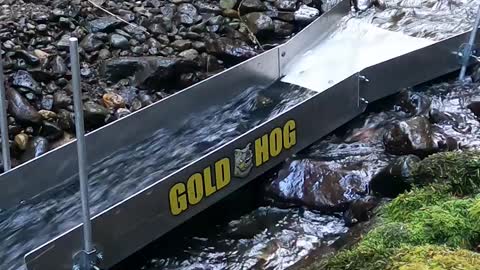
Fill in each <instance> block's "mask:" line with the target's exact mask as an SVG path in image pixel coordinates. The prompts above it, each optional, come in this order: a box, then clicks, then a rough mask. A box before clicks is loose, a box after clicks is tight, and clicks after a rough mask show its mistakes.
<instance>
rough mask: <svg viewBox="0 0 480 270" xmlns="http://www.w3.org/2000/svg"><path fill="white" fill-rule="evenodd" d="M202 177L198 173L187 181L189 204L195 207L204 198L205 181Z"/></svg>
mask: <svg viewBox="0 0 480 270" xmlns="http://www.w3.org/2000/svg"><path fill="white" fill-rule="evenodd" d="M202 180H203V179H202V175H201V174H199V173H196V174H194V175H192V176H190V178H189V179H188V181H187V194H188V203H190V204H191V205H195V204H197V203H199V202H200V201H201V200H202V198H203V181H202Z"/></svg>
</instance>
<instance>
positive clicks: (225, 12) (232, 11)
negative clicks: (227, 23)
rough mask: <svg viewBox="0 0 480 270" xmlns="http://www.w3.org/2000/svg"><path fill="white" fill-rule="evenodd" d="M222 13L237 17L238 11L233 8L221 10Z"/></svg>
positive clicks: (226, 15)
mask: <svg viewBox="0 0 480 270" xmlns="http://www.w3.org/2000/svg"><path fill="white" fill-rule="evenodd" d="M222 15H223V16H225V17H227V18H238V17H239V16H238V12H237V11H236V10H234V9H226V10H224V11H223V12H222Z"/></svg>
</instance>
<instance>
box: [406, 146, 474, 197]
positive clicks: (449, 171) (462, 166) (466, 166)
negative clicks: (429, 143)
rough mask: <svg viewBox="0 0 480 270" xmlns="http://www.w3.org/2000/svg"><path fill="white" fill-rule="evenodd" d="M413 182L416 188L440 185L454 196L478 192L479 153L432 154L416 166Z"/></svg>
mask: <svg viewBox="0 0 480 270" xmlns="http://www.w3.org/2000/svg"><path fill="white" fill-rule="evenodd" d="M413 178H414V180H413V182H414V184H415V185H418V186H426V185H429V184H442V185H446V186H448V187H449V188H450V191H451V192H453V193H454V194H456V195H461V196H463V195H472V194H476V193H479V192H480V152H479V151H464V152H460V151H456V152H444V153H437V154H433V155H431V156H429V157H427V158H425V159H424V160H422V161H421V162H419V163H418V164H416V168H415V169H414V171H413Z"/></svg>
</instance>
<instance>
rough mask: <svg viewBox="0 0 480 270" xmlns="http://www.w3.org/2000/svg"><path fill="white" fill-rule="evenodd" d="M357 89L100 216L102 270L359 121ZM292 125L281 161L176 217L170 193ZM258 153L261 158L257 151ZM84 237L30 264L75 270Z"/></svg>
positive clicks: (347, 88)
mask: <svg viewBox="0 0 480 270" xmlns="http://www.w3.org/2000/svg"><path fill="white" fill-rule="evenodd" d="M357 86H358V82H357V76H356V75H354V76H352V77H350V78H347V79H345V80H344V81H343V82H341V83H339V84H337V85H336V86H335V87H332V88H330V89H328V90H327V91H324V92H323V93H319V94H316V95H315V96H314V97H312V98H310V99H308V100H306V101H304V102H302V103H300V104H298V105H296V106H295V107H293V108H292V109H290V110H288V111H286V112H284V113H282V114H280V115H279V116H277V117H275V118H274V119H271V120H269V121H267V122H265V123H263V124H262V125H259V126H258V127H256V128H254V129H252V130H250V131H249V132H247V133H245V134H244V135H242V136H240V137H238V138H237V139H235V140H232V141H230V142H229V143H227V144H225V145H222V146H221V147H219V148H218V149H216V150H214V151H212V152H210V153H209V154H207V155H205V156H203V157H201V158H200V159H198V160H196V161H194V162H193V163H191V164H189V165H187V166H185V167H184V168H182V169H180V170H179V171H177V172H175V173H173V174H171V175H170V176H167V177H166V178H163V179H159V180H158V181H157V182H156V183H154V184H152V185H151V186H149V187H147V188H145V189H144V190H142V191H140V192H138V193H137V194H135V195H133V196H131V197H130V198H128V199H126V200H124V201H122V202H120V203H118V204H116V205H115V206H113V207H111V208H110V209H107V210H105V211H103V212H102V213H100V214H99V215H97V216H95V217H94V218H93V221H92V226H93V239H94V243H95V245H96V247H98V248H99V249H101V250H102V251H103V253H104V261H103V264H102V265H101V267H110V266H112V265H114V264H115V263H118V262H119V261H121V260H122V259H124V258H126V257H128V256H129V255H130V254H132V253H134V252H135V251H137V250H139V249H140V248H142V247H144V246H145V245H147V244H148V243H150V242H151V241H153V240H154V239H156V238H158V237H160V236H161V235H163V234H165V233H167V232H168V231H170V230H171V229H173V228H175V227H176V226H178V225H180V224H181V223H183V222H184V221H186V220H188V219H189V218H190V217H192V216H194V215H196V214H197V213H199V212H201V211H203V210H204V209H206V208H207V207H208V206H210V205H212V204H214V203H215V202H216V201H218V200H220V199H222V198H223V197H225V196H227V195H228V194H230V193H231V192H233V191H235V190H236V189H238V188H240V187H242V186H243V185H245V184H246V183H248V182H249V181H251V180H253V179H255V178H256V177H258V176H259V175H261V174H262V173H264V172H266V171H267V170H268V169H271V168H272V167H273V166H275V165H276V164H278V163H279V162H281V161H283V160H284V159H285V158H287V157H288V156H290V155H292V154H293V153H296V152H298V151H300V150H301V149H303V148H305V147H307V146H308V145H309V144H311V143H313V142H315V141H316V140H318V138H321V137H322V136H325V135H327V134H328V133H330V132H331V131H333V130H335V129H336V128H338V127H340V126H341V125H343V124H344V123H346V122H348V121H349V120H350V119H352V118H354V117H355V116H357V115H359V114H360V113H361V112H362V109H361V108H360V107H358V106H357V104H358V89H357ZM338 104H342V106H338ZM332 116H335V121H332ZM292 119H293V120H294V121H295V132H296V135H295V136H296V143H295V145H293V146H292V147H291V148H289V149H284V151H282V152H280V153H279V154H278V155H277V156H275V157H271V158H270V159H269V160H268V161H267V162H266V163H264V164H262V165H261V166H259V167H255V166H254V168H253V169H252V171H251V172H250V174H249V175H248V176H247V177H246V178H243V179H241V178H236V177H233V178H232V179H231V182H230V184H229V185H227V186H226V187H224V188H223V189H222V190H221V191H218V192H216V193H213V194H212V195H211V196H209V197H206V198H204V200H202V201H201V202H200V203H198V204H196V205H192V206H190V208H189V209H188V210H187V211H185V212H183V213H182V214H180V215H173V214H171V213H170V210H169V209H170V207H169V190H170V188H172V186H173V185H174V184H176V183H179V182H182V181H187V179H189V178H190V176H191V175H193V174H195V173H198V172H202V171H203V170H204V169H205V168H207V167H212V166H213V164H214V163H215V161H218V160H221V159H223V158H228V159H229V160H230V161H232V160H234V152H235V149H241V148H244V147H245V146H246V145H248V144H249V143H250V144H251V147H252V148H254V147H255V140H256V139H258V138H260V137H262V136H263V135H265V134H267V136H268V134H269V133H270V132H271V131H273V130H274V129H275V128H279V127H282V126H284V125H285V123H286V122H288V121H289V120H292ZM270 138H271V137H270ZM253 152H254V153H256V151H255V150H254V149H253ZM256 158H258V157H257V156H256V154H255V157H254V160H255V159H256ZM230 169H231V170H232V173H231V174H232V175H233V165H232V166H230ZM81 231H82V226H81V225H79V226H77V227H75V228H74V229H72V230H71V231H69V232H66V233H64V234H63V235H60V236H59V237H57V238H55V239H53V240H52V241H50V242H48V243H46V244H44V245H43V246H41V247H39V248H38V249H36V250H34V251H32V252H30V253H29V254H27V255H26V256H25V262H26V264H27V267H28V269H35V270H43V269H45V270H47V269H58V270H67V269H71V255H72V253H73V252H74V251H76V250H79V249H80V248H81V238H82V233H81Z"/></svg>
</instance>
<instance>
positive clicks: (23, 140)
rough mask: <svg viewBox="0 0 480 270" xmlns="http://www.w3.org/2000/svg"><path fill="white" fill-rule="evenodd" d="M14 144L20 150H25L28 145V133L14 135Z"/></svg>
mask: <svg viewBox="0 0 480 270" xmlns="http://www.w3.org/2000/svg"><path fill="white" fill-rule="evenodd" d="M14 141H15V145H16V146H17V147H18V148H19V149H20V150H22V151H25V149H27V145H28V135H27V134H25V133H20V134H17V135H15V139H14Z"/></svg>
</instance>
